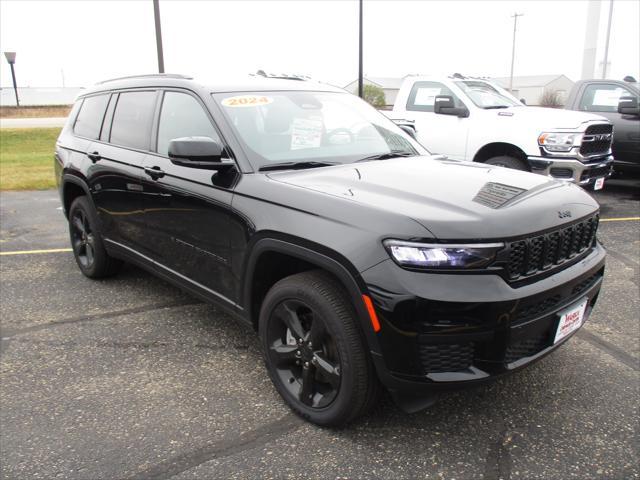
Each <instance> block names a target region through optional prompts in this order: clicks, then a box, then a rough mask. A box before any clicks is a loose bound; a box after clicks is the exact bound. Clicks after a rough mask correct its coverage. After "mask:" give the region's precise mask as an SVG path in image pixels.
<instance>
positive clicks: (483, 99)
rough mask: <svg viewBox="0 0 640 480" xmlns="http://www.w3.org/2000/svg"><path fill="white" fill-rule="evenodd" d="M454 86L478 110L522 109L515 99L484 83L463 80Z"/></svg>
mask: <svg viewBox="0 0 640 480" xmlns="http://www.w3.org/2000/svg"><path fill="white" fill-rule="evenodd" d="M456 85H457V86H458V87H460V89H461V90H462V91H463V92H465V93H466V94H467V96H468V97H469V98H470V99H471V101H472V102H473V103H475V104H476V106H478V107H480V108H484V109H491V108H509V107H522V103H520V102H519V101H518V100H517V99H516V98H515V97H512V96H511V95H509V94H508V93H507V92H501V91H499V90H498V89H497V88H495V87H493V86H492V85H490V84H488V83H486V82H480V81H473V80H463V81H457V82H456Z"/></svg>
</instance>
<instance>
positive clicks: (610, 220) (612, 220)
mask: <svg viewBox="0 0 640 480" xmlns="http://www.w3.org/2000/svg"><path fill="white" fill-rule="evenodd" d="M634 220H640V217H618V218H601V219H600V221H601V222H632V221H634Z"/></svg>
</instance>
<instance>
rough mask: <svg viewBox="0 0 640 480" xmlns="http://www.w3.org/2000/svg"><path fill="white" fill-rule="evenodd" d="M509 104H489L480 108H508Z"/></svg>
mask: <svg viewBox="0 0 640 480" xmlns="http://www.w3.org/2000/svg"><path fill="white" fill-rule="evenodd" d="M509 106H510V105H490V106H488V107H482V108H484V109H485V110H493V109H496V108H509Z"/></svg>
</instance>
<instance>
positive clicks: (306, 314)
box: [267, 299, 341, 408]
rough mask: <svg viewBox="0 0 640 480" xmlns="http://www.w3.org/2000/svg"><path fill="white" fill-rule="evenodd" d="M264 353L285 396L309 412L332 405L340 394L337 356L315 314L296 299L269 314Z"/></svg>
mask: <svg viewBox="0 0 640 480" xmlns="http://www.w3.org/2000/svg"><path fill="white" fill-rule="evenodd" d="M267 344H268V345H269V351H268V352H267V353H268V355H269V357H270V360H271V362H272V364H273V365H274V366H275V370H276V372H277V375H278V377H279V378H280V380H281V382H282V384H283V385H285V388H286V389H287V390H288V392H289V393H290V394H291V395H292V396H294V397H296V398H297V399H298V400H299V401H300V402H301V403H303V404H305V405H307V406H308V407H312V408H324V407H327V406H328V405H330V404H331V402H333V401H334V400H335V398H336V396H337V395H338V391H339V390H340V382H341V374H340V355H339V354H338V351H337V349H336V345H335V341H334V339H333V337H332V336H331V335H330V334H329V333H328V332H327V328H326V326H325V323H324V320H323V319H322V316H321V315H320V314H319V313H318V312H314V311H313V309H312V308H311V307H310V306H309V305H307V304H306V303H304V302H303V301H300V300H297V299H287V300H283V301H281V302H280V303H279V304H278V305H277V306H276V307H275V308H274V309H273V310H272V312H271V318H270V321H269V326H268V329H267Z"/></svg>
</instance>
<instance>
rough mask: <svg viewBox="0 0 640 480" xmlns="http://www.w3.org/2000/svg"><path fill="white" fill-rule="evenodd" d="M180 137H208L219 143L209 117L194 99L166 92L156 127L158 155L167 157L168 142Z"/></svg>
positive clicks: (184, 94) (189, 96) (183, 94)
mask: <svg viewBox="0 0 640 480" xmlns="http://www.w3.org/2000/svg"><path fill="white" fill-rule="evenodd" d="M181 137H209V138H211V139H213V140H216V141H220V140H219V138H218V135H217V134H216V131H215V129H214V128H213V125H212V124H211V121H210V120H209V117H208V116H207V114H206V113H205V111H204V110H203V108H202V106H201V105H200V103H198V101H197V100H196V99H195V98H194V97H192V96H191V95H189V94H186V93H178V92H166V93H165V94H164V100H163V101H162V111H161V112H160V123H159V125H158V153H159V154H161V155H167V154H168V151H169V142H170V141H171V140H173V139H175V138H181Z"/></svg>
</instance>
